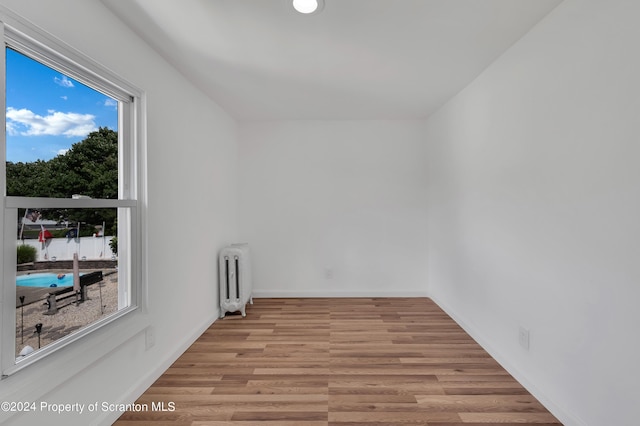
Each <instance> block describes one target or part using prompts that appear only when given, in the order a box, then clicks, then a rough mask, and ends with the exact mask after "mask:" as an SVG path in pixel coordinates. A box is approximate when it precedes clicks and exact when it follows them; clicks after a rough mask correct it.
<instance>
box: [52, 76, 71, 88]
mask: <svg viewBox="0 0 640 426" xmlns="http://www.w3.org/2000/svg"><path fill="white" fill-rule="evenodd" d="M53 81H55V83H56V84H57V85H59V86H62V87H67V88H72V87H73V82H71V80H69V79H68V78H67V76H66V75H63V76H62V78H59V77H54V79H53Z"/></svg>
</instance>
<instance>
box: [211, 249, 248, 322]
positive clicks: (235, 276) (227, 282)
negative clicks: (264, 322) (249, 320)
mask: <svg viewBox="0 0 640 426" xmlns="http://www.w3.org/2000/svg"><path fill="white" fill-rule="evenodd" d="M219 261H220V267H219V269H220V318H224V315H225V313H226V312H236V311H240V313H241V314H242V316H243V317H245V316H247V314H246V311H245V308H246V305H247V302H250V303H251V304H253V298H252V297H251V290H252V283H251V255H250V253H249V245H248V244H232V245H230V246H227V247H225V248H223V249H222V251H221V252H220V258H219Z"/></svg>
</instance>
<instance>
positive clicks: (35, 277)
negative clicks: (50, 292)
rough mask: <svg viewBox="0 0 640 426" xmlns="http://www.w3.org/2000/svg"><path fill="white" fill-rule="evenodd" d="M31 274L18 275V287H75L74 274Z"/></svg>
mask: <svg viewBox="0 0 640 426" xmlns="http://www.w3.org/2000/svg"><path fill="white" fill-rule="evenodd" d="M61 275H62V277H61V278H58V274H29V275H18V276H17V277H16V285H19V286H23V287H65V286H72V285H73V273H67V274H61Z"/></svg>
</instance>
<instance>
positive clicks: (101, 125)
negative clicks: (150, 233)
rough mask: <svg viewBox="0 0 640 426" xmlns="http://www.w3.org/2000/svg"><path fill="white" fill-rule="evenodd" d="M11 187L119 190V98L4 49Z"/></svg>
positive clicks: (21, 192)
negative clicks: (115, 98) (116, 98)
mask: <svg viewBox="0 0 640 426" xmlns="http://www.w3.org/2000/svg"><path fill="white" fill-rule="evenodd" d="M6 107H7V109H6V161H7V163H6V167H7V172H6V176H7V182H6V185H7V195H9V196H22V197H54V198H70V197H72V196H73V195H82V196H88V197H92V198H108V199H116V198H118V102H117V101H116V100H114V99H113V98H111V97H109V96H106V95H104V94H102V93H100V92H99V91H97V90H94V89H92V88H90V87H88V86H86V85H84V84H82V83H80V82H78V81H76V80H74V79H72V78H70V77H67V76H66V75H64V74H62V73H60V72H58V71H56V70H54V69H52V68H50V67H48V66H45V65H43V64H41V63H39V62H37V61H35V60H33V59H31V58H29V57H27V56H25V55H23V54H21V53H19V52H16V51H15V50H13V49H11V48H7V49H6Z"/></svg>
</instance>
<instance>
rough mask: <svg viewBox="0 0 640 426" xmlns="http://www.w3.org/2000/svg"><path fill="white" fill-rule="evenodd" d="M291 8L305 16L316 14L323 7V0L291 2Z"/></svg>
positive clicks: (297, 0)
mask: <svg viewBox="0 0 640 426" xmlns="http://www.w3.org/2000/svg"><path fill="white" fill-rule="evenodd" d="M292 4H293V8H294V9H295V10H296V11H298V12H300V13H302V14H305V15H311V14H312V13H318V12H320V11H321V10H322V7H323V6H324V0H293V3H292Z"/></svg>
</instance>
